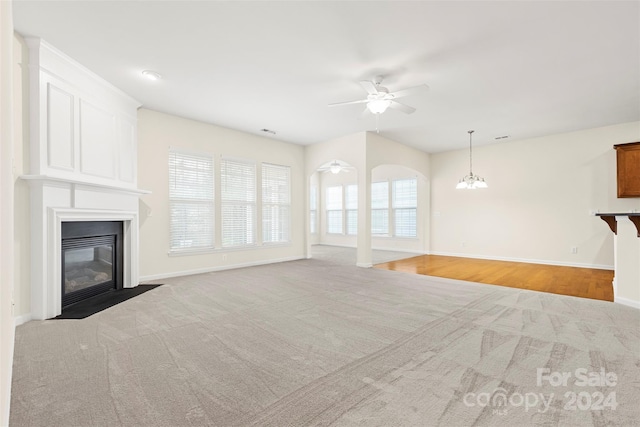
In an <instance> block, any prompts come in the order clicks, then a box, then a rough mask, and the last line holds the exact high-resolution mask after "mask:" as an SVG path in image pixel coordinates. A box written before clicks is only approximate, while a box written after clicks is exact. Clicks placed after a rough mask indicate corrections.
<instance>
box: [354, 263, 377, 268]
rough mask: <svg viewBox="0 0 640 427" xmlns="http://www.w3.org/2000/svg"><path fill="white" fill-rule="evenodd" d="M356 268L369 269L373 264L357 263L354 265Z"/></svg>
mask: <svg viewBox="0 0 640 427" xmlns="http://www.w3.org/2000/svg"><path fill="white" fill-rule="evenodd" d="M356 267H360V268H371V267H373V264H371V263H370V262H358V263H356Z"/></svg>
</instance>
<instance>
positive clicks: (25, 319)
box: [13, 313, 32, 327]
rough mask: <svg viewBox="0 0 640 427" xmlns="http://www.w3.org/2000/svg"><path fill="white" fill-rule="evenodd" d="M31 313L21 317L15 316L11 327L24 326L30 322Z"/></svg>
mask: <svg viewBox="0 0 640 427" xmlns="http://www.w3.org/2000/svg"><path fill="white" fill-rule="evenodd" d="M31 320H32V319H31V313H27V314H23V315H21V316H16V317H14V318H13V326H14V327H17V326H20V325H24V324H25V323H27V322H29V321H31Z"/></svg>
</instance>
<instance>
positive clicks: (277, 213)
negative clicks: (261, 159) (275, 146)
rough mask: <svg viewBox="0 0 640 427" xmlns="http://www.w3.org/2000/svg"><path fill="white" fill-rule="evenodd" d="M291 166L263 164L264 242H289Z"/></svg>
mask: <svg viewBox="0 0 640 427" xmlns="http://www.w3.org/2000/svg"><path fill="white" fill-rule="evenodd" d="M290 176H291V173H290V168H289V167H288V166H279V165H271V164H268V163H263V164H262V242H263V243H283V242H288V241H289V240H290V238H289V234H290V233H289V230H290V224H291V215H290V212H291V191H290V189H289V187H290V184H289V182H290Z"/></svg>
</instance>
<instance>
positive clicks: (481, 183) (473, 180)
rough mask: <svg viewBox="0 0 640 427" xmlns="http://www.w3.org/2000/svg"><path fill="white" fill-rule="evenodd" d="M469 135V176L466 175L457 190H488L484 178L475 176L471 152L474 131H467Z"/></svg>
mask: <svg viewBox="0 0 640 427" xmlns="http://www.w3.org/2000/svg"><path fill="white" fill-rule="evenodd" d="M467 132H468V133H469V175H465V176H464V177H463V178H462V179H461V180H460V181H459V182H458V185H456V189H458V190H461V189H466V190H475V189H476V188H487V187H488V185H487V183H486V181H485V180H484V178H481V177H479V176H478V175H474V174H473V157H472V151H471V135H472V134H473V132H474V131H472V130H470V131H467Z"/></svg>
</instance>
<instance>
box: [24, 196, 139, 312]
mask: <svg viewBox="0 0 640 427" xmlns="http://www.w3.org/2000/svg"><path fill="white" fill-rule="evenodd" d="M48 210H49V214H48V223H49V226H48V227H47V228H48V233H47V234H48V235H47V242H48V245H49V246H48V251H47V260H46V265H47V270H48V271H47V277H48V280H47V281H46V282H45V283H43V286H39V287H37V288H33V289H32V292H34V293H35V294H34V295H32V302H35V301H40V303H39V304H35V305H34V307H33V308H34V309H35V308H37V306H38V305H39V306H41V307H42V310H33V311H32V316H33V317H34V318H42V319H47V318H52V317H55V316H58V315H59V314H60V313H61V312H62V309H61V307H62V271H61V269H62V244H61V242H62V234H61V231H62V223H63V222H75V221H122V222H123V258H124V262H123V287H125V288H132V287H135V286H137V285H138V262H137V254H138V213H137V212H127V211H107V210H92V209H68V208H49V209H48ZM35 311H41V313H42V315H38V313H36V312H35Z"/></svg>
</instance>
